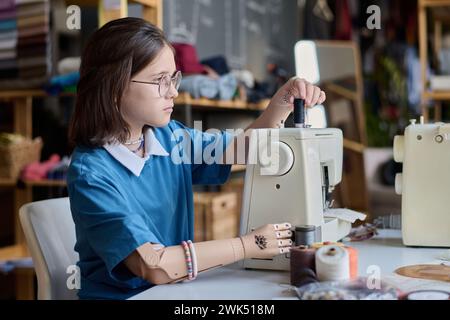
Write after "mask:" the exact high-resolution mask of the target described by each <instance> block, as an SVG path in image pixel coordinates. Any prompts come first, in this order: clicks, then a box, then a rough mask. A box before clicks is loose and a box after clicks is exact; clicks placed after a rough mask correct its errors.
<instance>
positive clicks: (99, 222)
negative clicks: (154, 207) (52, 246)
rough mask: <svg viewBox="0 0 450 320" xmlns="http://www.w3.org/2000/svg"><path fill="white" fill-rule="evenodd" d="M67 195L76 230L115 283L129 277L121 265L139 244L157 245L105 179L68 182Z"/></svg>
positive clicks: (96, 178) (143, 225)
mask: <svg viewBox="0 0 450 320" xmlns="http://www.w3.org/2000/svg"><path fill="white" fill-rule="evenodd" d="M69 194H70V206H71V210H72V215H73V217H74V221H75V223H76V224H77V227H78V228H79V230H81V232H83V237H85V239H86V240H87V242H88V243H89V245H90V246H91V248H92V250H94V252H95V253H96V254H97V255H98V256H99V257H100V259H102V261H103V262H104V263H105V265H106V268H107V270H108V272H109V274H110V275H111V277H113V278H114V279H116V280H119V281H123V280H129V278H133V277H134V276H133V275H132V274H131V272H126V269H125V268H123V265H121V262H122V261H123V260H124V259H125V258H126V257H128V255H130V254H131V253H132V252H133V251H134V250H135V249H136V248H138V247H140V246H141V245H142V244H144V243H146V242H154V243H158V242H159V241H158V239H157V237H156V236H155V233H154V232H152V231H151V230H149V228H148V227H147V224H146V223H145V221H143V219H142V217H141V216H140V215H138V214H136V213H134V212H133V211H132V210H128V208H127V207H128V206H127V200H126V199H124V197H123V195H122V194H121V193H120V191H119V190H118V189H117V188H116V187H115V186H114V185H112V183H111V182H108V181H107V180H106V179H102V178H101V177H97V176H95V175H93V174H89V175H86V174H84V175H80V176H78V177H77V178H76V179H75V180H73V181H72V182H71V183H69ZM124 270H125V272H124Z"/></svg>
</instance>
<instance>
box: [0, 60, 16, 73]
mask: <svg viewBox="0 0 450 320" xmlns="http://www.w3.org/2000/svg"><path fill="white" fill-rule="evenodd" d="M17 67H18V65H17V60H16V59H8V60H0V70H2V69H13V68H17Z"/></svg>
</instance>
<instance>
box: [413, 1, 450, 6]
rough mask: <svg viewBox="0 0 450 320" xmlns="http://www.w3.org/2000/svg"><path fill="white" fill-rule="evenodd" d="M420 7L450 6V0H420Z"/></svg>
mask: <svg viewBox="0 0 450 320" xmlns="http://www.w3.org/2000/svg"><path fill="white" fill-rule="evenodd" d="M419 6H420V7H442V6H450V1H449V0H419Z"/></svg>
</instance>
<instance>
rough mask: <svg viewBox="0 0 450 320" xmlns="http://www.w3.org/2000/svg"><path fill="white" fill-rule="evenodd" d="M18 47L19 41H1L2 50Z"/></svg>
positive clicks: (0, 47)
mask: <svg viewBox="0 0 450 320" xmlns="http://www.w3.org/2000/svg"><path fill="white" fill-rule="evenodd" d="M16 46H17V39H8V40H1V41H0V50H1V49H14V48H15V47H16Z"/></svg>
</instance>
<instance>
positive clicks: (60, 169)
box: [47, 156, 70, 180]
mask: <svg viewBox="0 0 450 320" xmlns="http://www.w3.org/2000/svg"><path fill="white" fill-rule="evenodd" d="M69 165H70V158H69V157H67V156H64V157H63V158H62V160H61V161H60V162H59V163H58V164H57V165H56V166H54V167H53V168H52V169H50V170H49V171H48V173H47V179H50V180H64V179H65V178H66V177H67V171H68V170H69Z"/></svg>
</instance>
